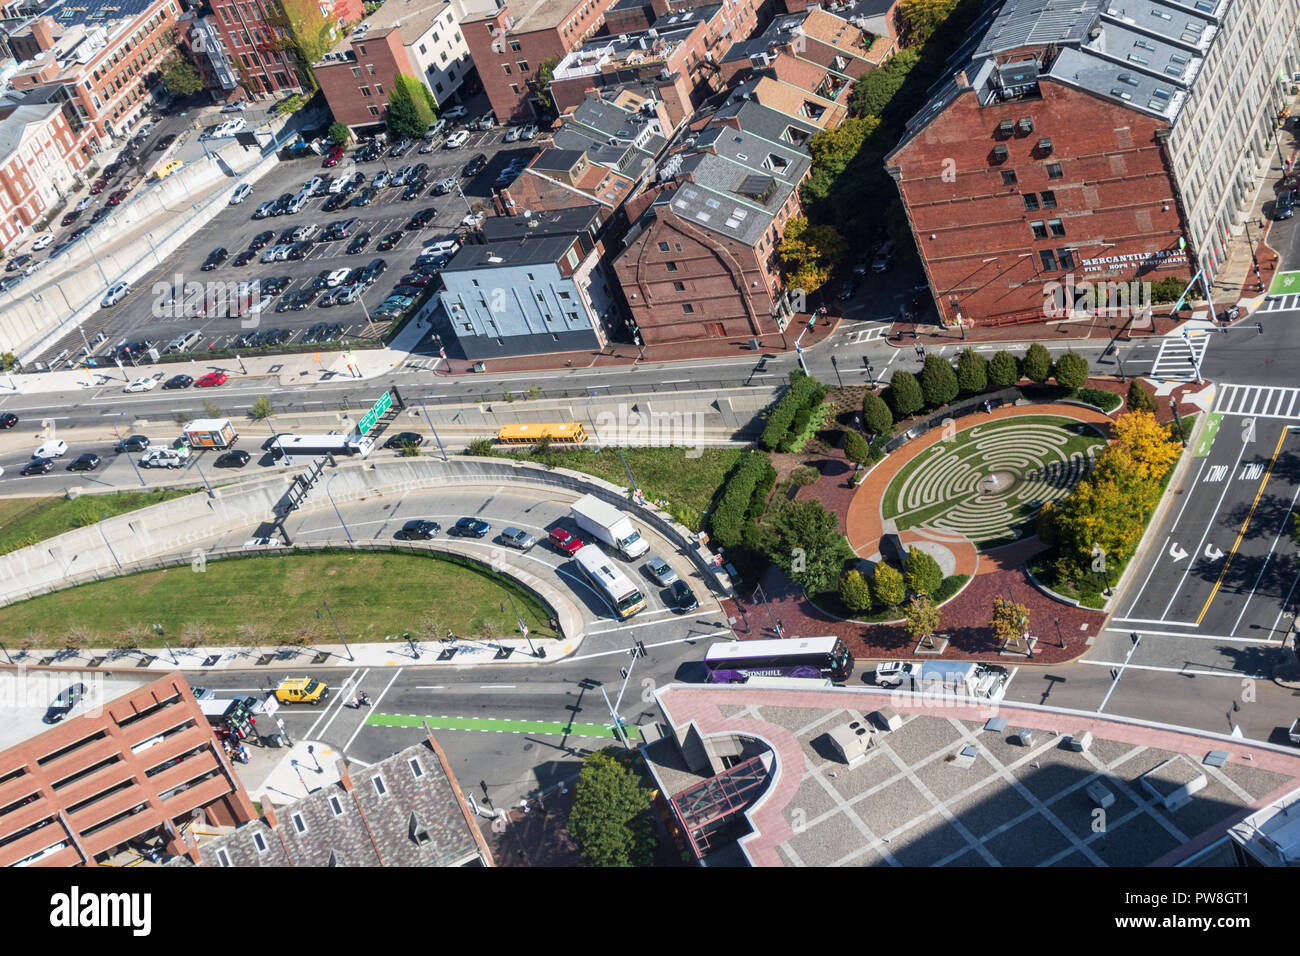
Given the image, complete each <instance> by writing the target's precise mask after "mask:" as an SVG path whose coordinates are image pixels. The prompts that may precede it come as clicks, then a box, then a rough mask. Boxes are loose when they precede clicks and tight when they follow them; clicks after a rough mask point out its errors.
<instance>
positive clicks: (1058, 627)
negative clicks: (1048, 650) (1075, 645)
mask: <svg viewBox="0 0 1300 956" xmlns="http://www.w3.org/2000/svg"><path fill="white" fill-rule="evenodd" d="M1052 623H1054V624H1055V625H1056V640H1057V642H1058V643H1060V645H1061V647H1062V648H1064V647H1065V638H1064V637H1062V636H1061V619H1060V618H1059V617H1054V618H1052Z"/></svg>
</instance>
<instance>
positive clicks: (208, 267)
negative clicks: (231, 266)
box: [199, 246, 230, 272]
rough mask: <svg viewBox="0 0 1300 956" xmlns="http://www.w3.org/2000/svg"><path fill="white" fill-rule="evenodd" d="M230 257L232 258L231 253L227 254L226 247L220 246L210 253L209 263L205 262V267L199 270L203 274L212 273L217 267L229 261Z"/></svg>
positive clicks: (202, 266)
mask: <svg viewBox="0 0 1300 956" xmlns="http://www.w3.org/2000/svg"><path fill="white" fill-rule="evenodd" d="M229 257H230V253H228V252H226V249H225V247H224V246H220V247H218V248H216V249H213V250H212V251H211V252H209V253H208V258H207V261H206V262H204V263H203V265H201V266H200V267H199V268H200V269H201V270H202V271H203V272H211V271H212V270H213V269H215V268H216V267H217V266H219V265H221V263H223V262H225V261H226V259H228V258H229Z"/></svg>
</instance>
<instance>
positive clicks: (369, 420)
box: [357, 392, 393, 435]
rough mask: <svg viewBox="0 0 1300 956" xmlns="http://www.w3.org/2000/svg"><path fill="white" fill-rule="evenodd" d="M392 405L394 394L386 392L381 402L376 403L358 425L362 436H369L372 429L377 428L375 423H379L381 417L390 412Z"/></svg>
mask: <svg viewBox="0 0 1300 956" xmlns="http://www.w3.org/2000/svg"><path fill="white" fill-rule="evenodd" d="M392 404H393V393H392V392H384V394H383V395H381V396H379V401H377V402H375V404H374V405H373V406H372V407H371V409H370V411H368V412H366V413H365V414H364V415H362V416H361V421H360V422H359V423H358V424H357V430H358V431H359V432H360V433H361V434H362V435H366V434H369V432H370V429H372V428H374V427H375V422H377V421H379V417H380V416H381V415H383V414H384V412H386V411H388V408H389V406H390V405H392Z"/></svg>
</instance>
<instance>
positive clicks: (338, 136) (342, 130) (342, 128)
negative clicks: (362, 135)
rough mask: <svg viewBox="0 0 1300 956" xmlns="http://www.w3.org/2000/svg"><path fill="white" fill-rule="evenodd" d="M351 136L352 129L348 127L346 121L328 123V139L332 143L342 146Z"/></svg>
mask: <svg viewBox="0 0 1300 956" xmlns="http://www.w3.org/2000/svg"><path fill="white" fill-rule="evenodd" d="M351 138H352V130H350V129H348V125H347V123H337V122H336V123H330V140H331V141H333V143H334V145H336V146H342V145H343V144H344V143H346V142H347V141H348V140H349V139H351Z"/></svg>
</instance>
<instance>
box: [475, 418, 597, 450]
mask: <svg viewBox="0 0 1300 956" xmlns="http://www.w3.org/2000/svg"><path fill="white" fill-rule="evenodd" d="M542 439H548V440H549V441H551V442H552V443H554V444H558V445H581V444H582V443H583V442H585V441H586V440H587V430H586V429H585V428H583V427H582V423H581V422H559V423H555V422H545V423H542V424H536V423H534V424H527V425H506V426H504V427H503V428H502V429H501V430H500V431H498V432H497V443H498V444H501V445H534V444H536V443H537V442H539V441H541V440H542Z"/></svg>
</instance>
